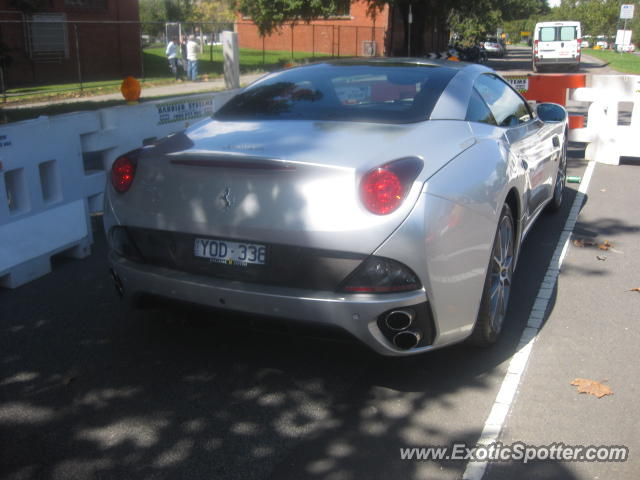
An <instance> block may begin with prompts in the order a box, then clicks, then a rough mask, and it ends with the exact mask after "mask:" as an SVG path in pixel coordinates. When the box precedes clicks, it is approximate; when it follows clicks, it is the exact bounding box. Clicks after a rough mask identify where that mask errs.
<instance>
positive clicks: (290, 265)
mask: <svg viewBox="0 0 640 480" xmlns="http://www.w3.org/2000/svg"><path fill="white" fill-rule="evenodd" d="M127 230H128V231H129V233H130V236H131V239H132V240H133V242H134V243H135V244H136V246H137V247H138V249H139V251H140V252H141V253H142V256H143V258H144V261H145V263H148V264H151V265H156V266H160V267H165V268H170V269H172V270H179V271H183V272H188V273H194V274H198V275H205V276H209V277H215V278H222V279H228V280H230V281H240V282H249V283H261V284H266V285H278V286H286V287H294V288H304V289H310V290H324V291H335V290H337V289H338V286H339V285H340V283H341V282H342V281H343V280H344V279H345V278H346V277H347V275H349V274H350V273H351V272H352V271H353V270H355V269H356V267H357V266H358V265H360V263H361V262H362V261H363V260H364V259H365V258H367V255H362V254H354V253H344V252H335V251H330V250H318V249H312V248H301V247H293V246H289V245H279V244H266V246H267V264H266V265H247V266H237V265H225V264H221V263H214V262H210V261H209V260H207V259H204V258H198V257H196V256H195V255H194V248H193V246H194V242H195V239H196V238H203V236H202V235H193V234H185V233H175V232H168V231H162V230H149V229H142V228H130V227H129V228H128V229H127ZM229 240H232V241H235V242H238V241H242V239H229ZM251 243H253V242H251ZM260 243H262V244H264V242H260Z"/></svg>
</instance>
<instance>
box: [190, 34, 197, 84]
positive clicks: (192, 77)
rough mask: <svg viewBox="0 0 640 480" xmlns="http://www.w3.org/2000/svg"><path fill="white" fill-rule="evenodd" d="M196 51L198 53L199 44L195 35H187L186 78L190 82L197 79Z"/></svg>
mask: <svg viewBox="0 0 640 480" xmlns="http://www.w3.org/2000/svg"><path fill="white" fill-rule="evenodd" d="M198 53H200V45H198V43H197V42H196V37H195V35H189V41H188V42H187V61H188V65H189V67H188V68H189V69H188V71H187V78H188V79H189V80H191V81H192V82H195V81H196V80H197V79H198Z"/></svg>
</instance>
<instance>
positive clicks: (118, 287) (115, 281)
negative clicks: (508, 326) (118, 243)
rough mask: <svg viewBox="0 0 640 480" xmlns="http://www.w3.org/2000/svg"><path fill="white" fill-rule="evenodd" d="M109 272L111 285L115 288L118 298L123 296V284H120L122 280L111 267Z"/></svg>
mask: <svg viewBox="0 0 640 480" xmlns="http://www.w3.org/2000/svg"><path fill="white" fill-rule="evenodd" d="M109 273H111V278H112V279H113V286H114V287H115V288H116V292H118V296H119V297H120V298H122V297H124V285H123V284H122V280H120V277H119V276H118V274H117V273H116V272H115V270H114V269H113V268H110V269H109Z"/></svg>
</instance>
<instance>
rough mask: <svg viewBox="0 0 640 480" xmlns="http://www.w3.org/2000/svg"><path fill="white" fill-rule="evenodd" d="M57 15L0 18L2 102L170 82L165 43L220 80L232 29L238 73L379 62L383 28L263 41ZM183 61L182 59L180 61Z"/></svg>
mask: <svg viewBox="0 0 640 480" xmlns="http://www.w3.org/2000/svg"><path fill="white" fill-rule="evenodd" d="M64 18H65V17H64V15H63V14H56V13H48V14H37V15H33V16H31V17H29V19H26V17H22V18H21V17H20V16H19V15H17V14H16V15H15V16H14V18H11V16H10V15H9V16H7V15H3V18H2V19H0V89H1V94H2V98H3V101H5V102H6V101H7V100H11V99H13V98H16V97H25V96H29V95H37V94H42V93H43V91H46V92H48V93H57V92H64V91H74V90H78V91H84V90H86V89H88V88H92V89H93V88H102V87H106V86H110V85H119V84H120V82H121V81H122V79H123V78H124V77H126V76H129V75H132V76H135V77H137V78H140V79H142V80H143V81H147V82H153V81H156V82H162V81H165V82H168V81H171V80H170V79H171V76H172V74H171V71H170V69H169V66H168V62H167V58H166V55H165V48H166V45H167V39H168V38H173V37H177V38H180V39H181V41H183V40H185V39H186V37H187V36H189V35H194V36H195V37H196V39H197V41H198V42H199V43H200V46H201V54H200V62H199V63H200V66H199V71H200V73H201V74H202V76H203V77H204V78H205V79H206V78H207V77H209V76H217V75H221V74H222V73H223V58H222V47H221V45H220V44H219V41H218V40H219V37H220V33H221V32H222V31H225V30H234V29H235V30H236V31H237V32H238V40H239V44H240V49H241V50H240V63H241V65H240V71H241V72H243V73H246V72H251V71H258V70H272V69H275V68H279V67H282V66H284V65H285V64H287V63H289V62H291V61H295V62H303V61H312V60H314V59H318V58H326V57H340V56H381V55H382V54H383V52H384V42H385V38H384V37H385V29H384V28H380V27H360V26H351V25H340V24H329V23H322V24H317V25H316V24H291V25H285V26H283V27H282V28H281V29H280V30H279V31H276V32H274V33H273V34H272V35H269V36H265V37H262V36H260V35H259V33H258V30H257V28H256V27H255V25H253V24H252V23H247V22H239V23H237V24H233V23H198V24H195V23H193V24H192V23H181V24H177V23H168V24H164V23H153V24H150V23H140V22H126V21H125V22H122V21H66V20H65V19H64ZM182 55H184V54H182Z"/></svg>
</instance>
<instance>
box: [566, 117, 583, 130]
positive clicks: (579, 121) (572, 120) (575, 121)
mask: <svg viewBox="0 0 640 480" xmlns="http://www.w3.org/2000/svg"><path fill="white" fill-rule="evenodd" d="M569 128H570V129H574V128H584V115H569Z"/></svg>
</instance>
